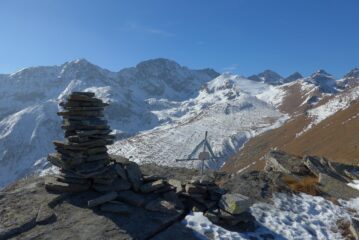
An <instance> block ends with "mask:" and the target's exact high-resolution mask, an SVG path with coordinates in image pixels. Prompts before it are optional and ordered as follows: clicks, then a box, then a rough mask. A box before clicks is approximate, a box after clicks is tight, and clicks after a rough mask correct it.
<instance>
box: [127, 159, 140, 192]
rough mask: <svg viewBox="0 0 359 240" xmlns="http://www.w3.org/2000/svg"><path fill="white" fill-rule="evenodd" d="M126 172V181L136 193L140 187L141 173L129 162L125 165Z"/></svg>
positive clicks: (135, 164) (137, 167) (135, 165)
mask: <svg viewBox="0 0 359 240" xmlns="http://www.w3.org/2000/svg"><path fill="white" fill-rule="evenodd" d="M126 172H127V177H128V180H129V181H130V183H131V185H132V188H133V190H135V191H136V192H138V191H139V190H140V186H141V183H142V181H141V177H142V173H141V170H140V167H139V166H138V165H137V163H135V162H130V163H128V164H127V165H126Z"/></svg>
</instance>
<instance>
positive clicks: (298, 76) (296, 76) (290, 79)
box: [283, 72, 303, 83]
mask: <svg viewBox="0 0 359 240" xmlns="http://www.w3.org/2000/svg"><path fill="white" fill-rule="evenodd" d="M301 78H303V76H302V74H300V73H299V72H295V73H292V74H291V75H289V76H288V77H286V78H285V79H283V83H289V82H293V81H296V80H298V79H301Z"/></svg>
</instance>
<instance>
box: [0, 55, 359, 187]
mask: <svg viewBox="0 0 359 240" xmlns="http://www.w3.org/2000/svg"><path fill="white" fill-rule="evenodd" d="M358 72H359V70H358V69H353V70H352V71H351V72H349V73H348V74H346V75H345V77H343V78H342V79H338V80H335V79H334V78H333V77H332V76H331V75H330V74H328V73H326V72H325V71H324V70H319V71H317V72H315V73H313V74H312V75H311V76H309V77H303V76H302V75H301V74H300V73H294V74H292V75H290V76H288V77H287V78H283V77H282V76H280V75H279V74H277V73H275V72H273V71H270V70H266V71H264V72H263V73H260V74H258V75H253V76H251V77H248V78H245V77H239V76H237V75H232V74H219V73H217V72H216V71H215V70H213V69H209V68H207V69H201V70H192V69H189V68H187V67H184V66H181V65H179V64H178V63H176V62H174V61H172V60H168V59H153V60H148V61H144V62H141V63H139V64H137V65H136V66H135V67H131V68H126V69H123V70H121V71H118V72H111V71H109V70H106V69H103V68H100V67H98V66H96V65H94V64H92V63H90V62H88V61H86V60H85V59H79V60H74V61H70V62H66V63H64V64H62V65H59V66H48V67H31V68H25V69H23V70H20V71H18V72H16V73H13V74H1V75H0V187H1V186H4V185H6V184H8V183H9V182H11V181H13V180H15V179H17V178H19V177H22V176H24V175H27V174H29V173H31V172H37V173H44V172H46V171H44V169H48V168H49V166H48V165H47V161H46V156H47V154H48V153H49V152H52V151H53V150H54V149H53V145H52V140H54V139H62V138H63V136H62V131H61V129H60V121H61V120H60V118H59V117H58V116H57V115H56V112H57V111H58V110H59V106H58V103H59V102H60V101H61V100H63V99H64V98H66V96H67V95H68V94H69V93H70V92H72V91H92V92H95V94H96V96H97V97H99V98H101V99H103V100H104V101H106V102H109V103H110V106H109V107H108V109H107V110H106V117H107V119H108V120H109V123H110V125H111V128H112V129H113V130H114V131H113V134H115V135H116V137H117V141H116V143H115V144H114V145H112V146H110V149H109V150H110V152H111V153H114V154H121V155H124V156H126V157H131V158H132V159H133V160H134V161H136V162H139V163H143V162H156V163H158V164H162V165H177V166H186V167H196V166H197V165H196V163H191V162H188V163H186V164H184V163H177V162H175V159H176V158H179V157H180V158H184V157H186V156H188V155H190V154H191V153H193V154H194V155H196V154H197V152H193V150H194V149H195V147H196V145H197V144H198V143H199V142H200V141H201V140H202V139H203V136H204V132H205V131H209V141H210V143H211V145H212V148H213V150H214V152H215V154H216V156H217V157H218V159H217V161H213V162H208V166H209V167H211V168H215V169H218V168H220V167H221V166H222V165H223V163H224V162H225V161H226V160H227V159H228V158H229V157H230V156H232V155H234V154H236V153H237V152H238V151H239V150H241V149H242V148H243V147H244V149H245V148H246V146H247V145H248V144H245V143H247V142H248V141H249V140H250V139H252V138H253V137H254V138H253V139H256V138H258V137H261V136H262V135H263V134H267V133H269V132H272V131H275V130H272V131H269V130H271V129H275V128H277V129H282V128H283V127H284V126H287V124H290V122H293V121H292V120H288V119H290V118H294V117H297V116H305V117H306V118H307V119H312V120H308V124H307V125H305V126H304V127H303V128H298V131H299V132H297V133H296V134H300V132H303V131H304V130H305V131H308V132H310V131H311V129H312V128H315V126H317V125H318V126H319V124H320V122H318V121H319V120H315V119H321V118H323V117H322V116H323V114H318V112H320V113H321V110H318V111H316V110H315V109H320V108H319V107H320V106H325V104H326V103H330V102H331V101H334V102H335V101H336V100H335V99H342V98H341V97H340V96H345V94H349V95H350V94H351V95H350V97H348V99H351V100H350V101H349V100H348V101H349V102H348V101H347V100H345V101H344V100H340V101H339V100H338V102H340V103H333V104H334V105H335V104H336V105H335V106H336V108H333V109H332V108H331V107H330V106H332V105H329V106H328V107H323V110H322V111H324V112H325V113H326V114H327V115H328V112H330V114H331V115H334V114H335V112H337V111H339V110H340V109H341V108H343V107H342V106H344V105H345V104H344V105H341V104H342V103H343V101H344V102H347V105H345V107H347V108H350V106H351V104H352V103H351V102H352V101H355V100H356V95H355V94H356V92H357V90H356V86H357V83H358ZM351 91H354V92H351ZM343 99H347V98H344V97H343ZM332 112H333V113H332ZM316 116H320V117H316ZM325 116H326V115H325ZM287 120H288V121H287ZM322 121H324V120H322ZM268 131H269V132H268ZM305 131H304V133H303V134H304V135H305V134H306V132H305ZM304 135H303V136H304ZM257 136H258V137H257ZM298 136H299V135H298ZM197 151H198V150H197Z"/></svg>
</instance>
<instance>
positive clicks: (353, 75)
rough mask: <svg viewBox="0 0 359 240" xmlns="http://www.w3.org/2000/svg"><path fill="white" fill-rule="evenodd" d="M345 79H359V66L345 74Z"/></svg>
mask: <svg viewBox="0 0 359 240" xmlns="http://www.w3.org/2000/svg"><path fill="white" fill-rule="evenodd" d="M344 78H345V79H358V80H359V68H353V69H352V70H351V71H350V72H348V73H347V74H345V76H344Z"/></svg>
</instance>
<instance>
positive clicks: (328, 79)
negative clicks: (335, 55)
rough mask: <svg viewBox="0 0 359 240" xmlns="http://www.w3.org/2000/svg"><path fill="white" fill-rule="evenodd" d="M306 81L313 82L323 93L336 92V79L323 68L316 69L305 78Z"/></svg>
mask: <svg viewBox="0 0 359 240" xmlns="http://www.w3.org/2000/svg"><path fill="white" fill-rule="evenodd" d="M306 81H307V82H310V83H313V84H315V85H316V86H318V87H319V89H320V91H322V92H325V93H334V92H336V91H337V90H336V80H335V78H334V77H333V76H332V75H331V74H329V73H327V72H326V71H325V70H322V69H321V70H318V71H317V72H315V73H313V74H312V75H311V76H310V77H308V78H307V79H306Z"/></svg>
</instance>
